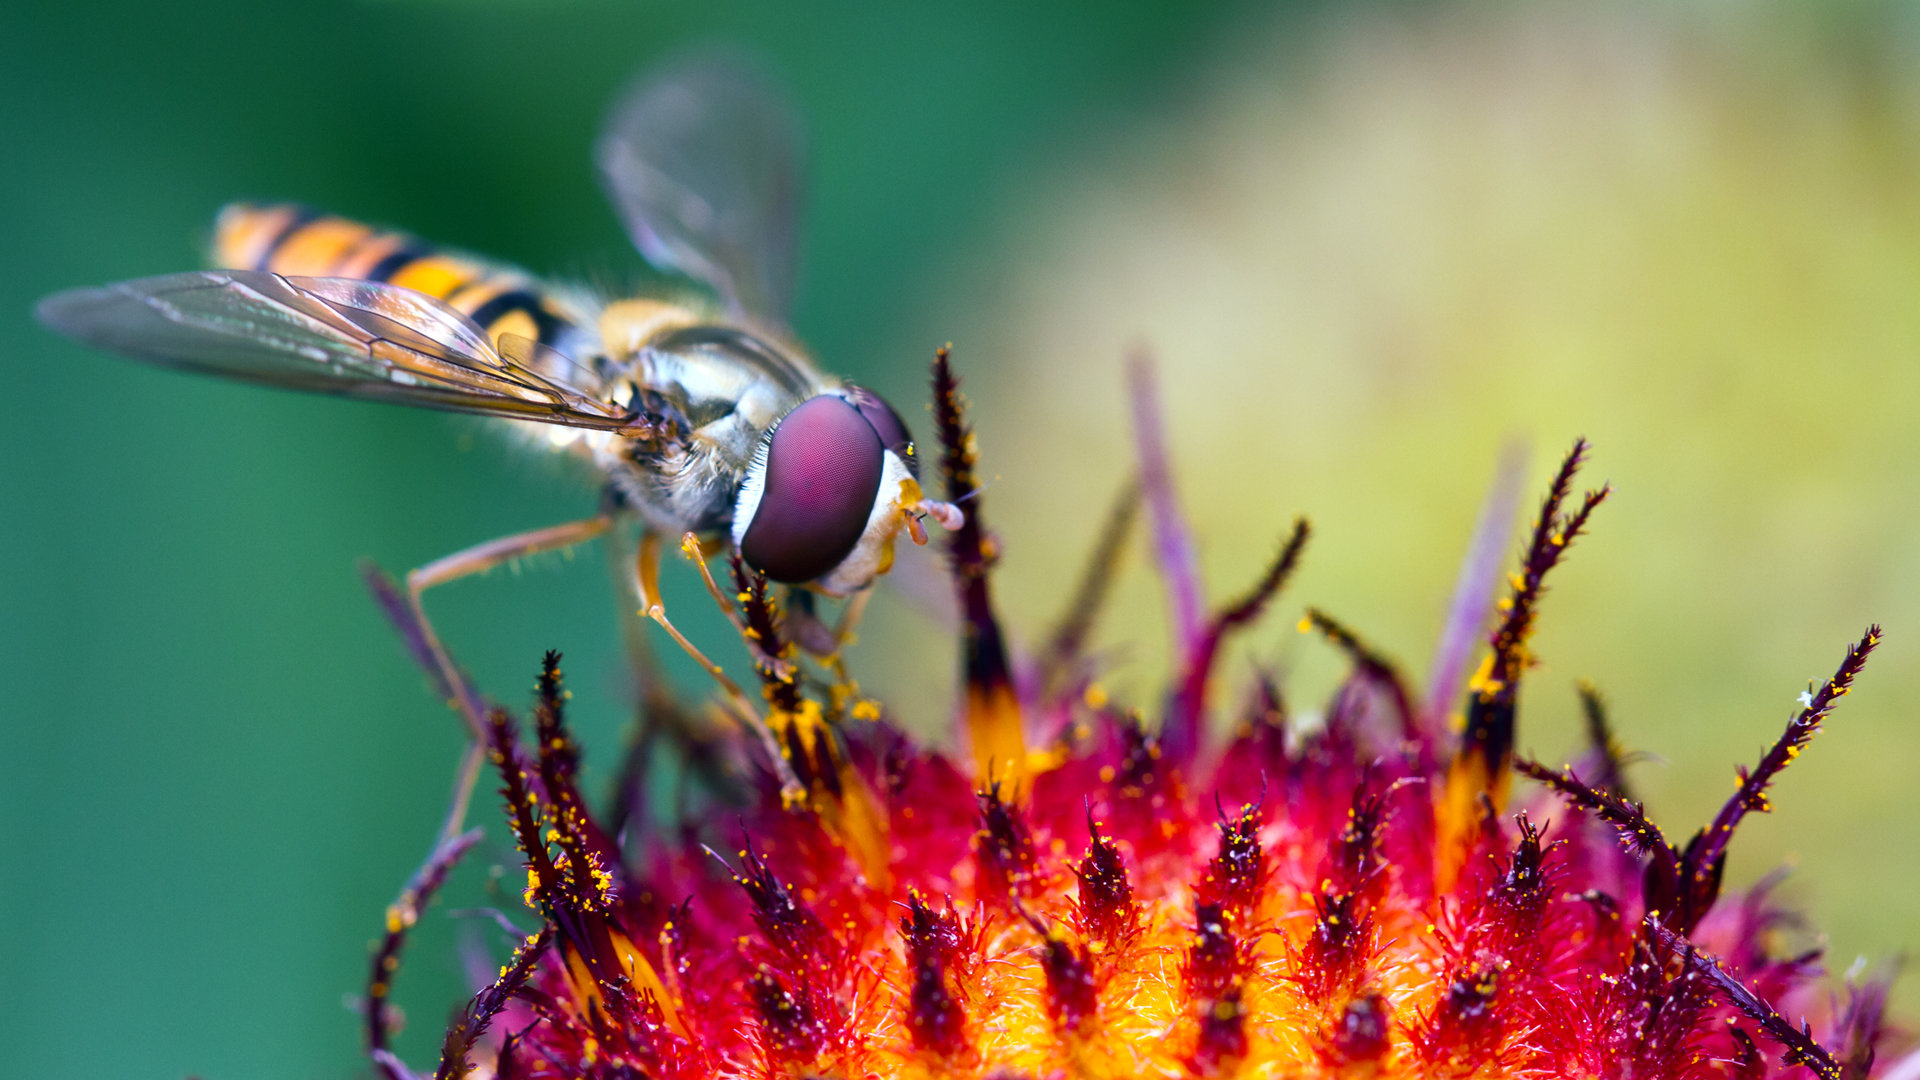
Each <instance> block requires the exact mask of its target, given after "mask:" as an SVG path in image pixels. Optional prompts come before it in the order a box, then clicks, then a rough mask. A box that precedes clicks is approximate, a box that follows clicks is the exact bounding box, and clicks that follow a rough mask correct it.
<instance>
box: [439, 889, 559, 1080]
mask: <svg viewBox="0 0 1920 1080" xmlns="http://www.w3.org/2000/svg"><path fill="white" fill-rule="evenodd" d="M552 943H553V927H551V926H544V927H541V928H540V932H539V933H538V934H535V935H534V936H533V937H530V938H528V939H527V940H526V941H525V942H523V943H522V944H521V946H520V948H519V950H518V951H516V952H515V953H514V954H513V959H512V960H510V961H508V962H507V966H506V967H504V968H502V969H501V970H500V977H499V978H497V979H495V980H494V981H493V983H492V985H490V986H488V987H486V988H485V989H483V990H481V991H480V992H479V993H478V994H475V995H474V996H473V1000H472V1001H470V1002H468V1003H467V1008H466V1011H465V1012H463V1013H462V1014H461V1015H460V1019H459V1020H458V1021H456V1022H455V1023H454V1025H453V1026H452V1027H450V1028H448V1029H447V1037H446V1040H445V1041H444V1042H442V1043H441V1046H440V1068H439V1069H438V1070H437V1071H436V1072H435V1073H434V1080H460V1078H462V1077H464V1076H466V1075H467V1073H469V1072H471V1071H472V1070H473V1067H474V1065H473V1062H471V1061H469V1060H467V1054H468V1052H469V1051H471V1050H472V1049H473V1046H474V1044H475V1043H477V1042H479V1041H480V1036H482V1035H485V1034H486V1033H487V1028H488V1027H490V1026H491V1025H492V1024H493V1018H494V1017H495V1016H497V1015H498V1014H499V1012H500V1010H501V1009H504V1008H506V1006H507V1002H508V1001H510V1000H512V999H513V996H514V995H515V994H517V993H519V992H520V989H521V988H522V987H524V986H526V984H527V980H528V979H529V978H532V976H533V969H534V967H535V966H536V965H538V964H539V962H540V958H541V956H542V955H544V954H545V953H546V951H547V946H548V945H550V944H552Z"/></svg>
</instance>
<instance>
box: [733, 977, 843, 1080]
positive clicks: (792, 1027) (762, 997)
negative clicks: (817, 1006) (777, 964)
mask: <svg viewBox="0 0 1920 1080" xmlns="http://www.w3.org/2000/svg"><path fill="white" fill-rule="evenodd" d="M747 993H748V995H749V996H751V997H752V998H753V1007H754V1011H755V1012H756V1013H758V1014H759V1017H760V1048H761V1050H762V1051H764V1052H765V1053H766V1055H767V1063H768V1065H769V1066H771V1067H772V1072H773V1073H774V1075H781V1074H782V1073H783V1072H784V1071H785V1070H784V1068H783V1067H785V1066H789V1065H791V1066H799V1067H802V1068H804V1067H805V1066H808V1065H811V1064H813V1062H814V1059H816V1058H818V1057H819V1056H820V1052H821V1051H822V1050H824V1049H826V1045H827V1030H826V1027H825V1026H824V1025H823V1024H821V1023H820V1022H819V1020H817V1019H816V1018H815V1017H814V1015H813V1010H812V1009H810V1008H809V1007H808V1005H807V1002H806V999H805V998H804V997H802V996H801V995H798V994H795V993H794V992H793V991H792V990H790V989H788V987H787V986H786V984H785V983H783V982H781V981H780V978H779V976H777V975H775V974H774V973H773V972H772V971H771V970H769V969H767V968H766V967H761V968H760V969H759V970H757V971H755V972H754V973H753V974H752V975H751V976H749V977H748V979H747Z"/></svg>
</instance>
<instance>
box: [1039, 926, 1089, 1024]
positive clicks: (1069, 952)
mask: <svg viewBox="0 0 1920 1080" xmlns="http://www.w3.org/2000/svg"><path fill="white" fill-rule="evenodd" d="M1036 929H1040V928H1039V927H1036ZM1041 933H1043V934H1044V935H1045V937H1046V940H1045V941H1044V942H1043V943H1042V944H1041V947H1040V967H1041V970H1043V971H1045V972H1046V976H1047V1014H1048V1015H1049V1016H1051V1017H1052V1018H1053V1023H1054V1026H1055V1027H1056V1028H1058V1029H1059V1030H1061V1031H1064V1032H1080V1033H1084V1032H1085V1031H1086V1030H1087V1029H1088V1028H1089V1027H1091V1026H1092V1024H1093V1022H1094V1020H1095V1019H1097V1017H1098V1014H1099V1010H1100V986H1099V982H1098V981H1097V980H1096V979H1095V978H1094V976H1093V968H1092V967H1091V966H1089V965H1088V963H1087V959H1086V957H1084V956H1082V955H1081V954H1080V951H1079V950H1078V949H1075V948H1074V947H1073V945H1072V943H1070V942H1069V941H1067V939H1066V936H1065V935H1064V934H1062V933H1061V932H1060V929H1059V928H1058V927H1046V928H1044V929H1041Z"/></svg>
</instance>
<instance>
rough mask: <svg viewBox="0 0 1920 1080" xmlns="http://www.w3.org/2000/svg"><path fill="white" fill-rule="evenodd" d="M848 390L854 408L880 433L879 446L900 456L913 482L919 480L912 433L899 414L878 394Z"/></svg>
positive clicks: (918, 464)
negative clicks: (851, 394)
mask: <svg viewBox="0 0 1920 1080" xmlns="http://www.w3.org/2000/svg"><path fill="white" fill-rule="evenodd" d="M848 389H850V390H851V391H852V392H853V405H854V408H856V409H859V410H860V415H861V416H864V417H866V418H867V423H869V424H872V425H873V430H875V431H877V432H879V433H880V445H882V446H884V447H886V448H887V449H889V450H891V451H893V452H894V453H896V454H898V455H900V460H901V461H904V462H906V465H907V471H908V472H910V473H912V474H913V478H914V479H915V480H918V479H920V459H919V457H917V456H916V455H915V454H914V452H913V432H911V431H908V430H907V422H906V421H905V420H902V419H900V414H899V413H897V412H895V411H894V409H893V406H891V405H889V404H887V399H885V398H883V397H881V396H880V395H879V394H876V393H874V392H873V391H871V390H868V389H866V388H865V387H860V386H854V387H849V388H848Z"/></svg>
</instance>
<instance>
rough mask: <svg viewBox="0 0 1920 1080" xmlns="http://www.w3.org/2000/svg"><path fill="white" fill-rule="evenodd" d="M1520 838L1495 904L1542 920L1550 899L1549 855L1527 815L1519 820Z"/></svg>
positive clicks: (1497, 889) (1498, 886)
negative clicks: (1540, 916) (1541, 912)
mask: <svg viewBox="0 0 1920 1080" xmlns="http://www.w3.org/2000/svg"><path fill="white" fill-rule="evenodd" d="M1516 824H1517V825H1518V826H1519V829H1520V839H1519V840H1518V841H1517V842H1516V843H1515V844H1514V848H1513V854H1512V855H1511V856H1509V857H1508V859H1507V865H1506V869H1505V870H1504V871H1503V872H1502V873H1501V875H1500V880H1499V881H1498V882H1496V883H1495V884H1494V886H1493V901H1494V903H1495V904H1496V905H1497V906H1498V907H1500V908H1501V909H1502V910H1504V911H1508V912H1513V913H1524V914H1525V915H1526V916H1527V917H1529V918H1533V919H1538V917H1539V914H1540V909H1541V908H1542V907H1543V906H1545V904H1546V902H1547V899H1548V896H1547V874H1546V852H1547V850H1548V849H1547V847H1545V846H1543V845H1542V844H1541V843H1540V830H1539V828H1537V827H1536V826H1535V825H1534V824H1533V822H1531V821H1529V820H1528V819H1527V815H1525V814H1521V815H1519V816H1518V818H1517V819H1516Z"/></svg>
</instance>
